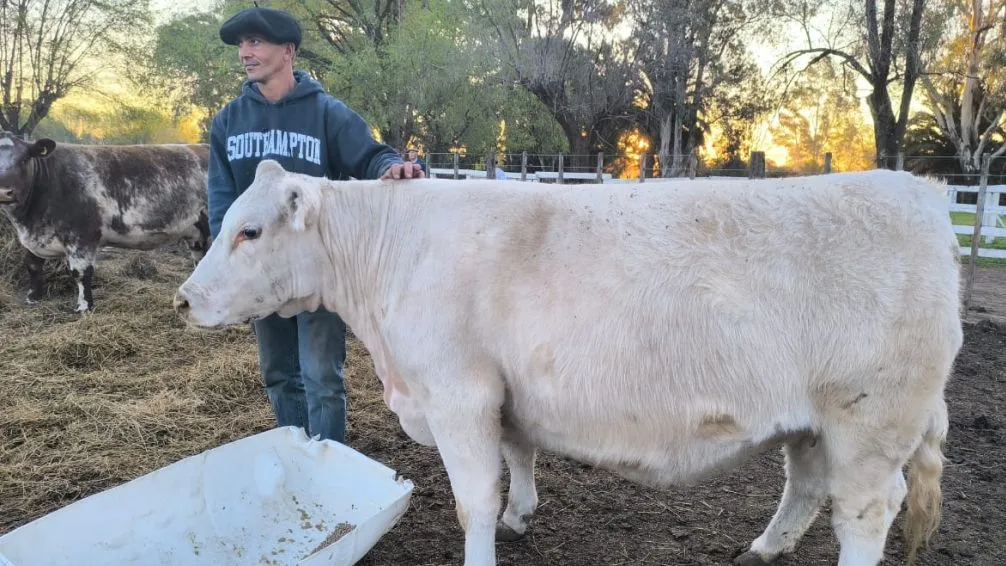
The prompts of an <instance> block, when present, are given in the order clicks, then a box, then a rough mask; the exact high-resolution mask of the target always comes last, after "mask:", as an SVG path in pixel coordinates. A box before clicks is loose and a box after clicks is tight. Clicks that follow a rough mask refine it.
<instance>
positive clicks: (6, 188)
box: [0, 132, 56, 205]
mask: <svg viewBox="0 0 1006 566" xmlns="http://www.w3.org/2000/svg"><path fill="white" fill-rule="evenodd" d="M54 149H56V142H54V141H52V140H50V139H48V138H43V139H40V140H37V141H35V142H34V143H27V142H25V141H24V140H22V139H21V138H19V137H17V136H15V135H14V134H12V133H11V132H3V133H0V205H5V204H15V203H17V204H24V203H25V202H26V201H27V200H28V197H29V196H30V194H31V186H32V184H33V183H34V176H35V172H36V171H37V167H36V165H35V163H34V160H35V159H39V158H45V157H47V156H49V155H51V154H52V150H54Z"/></svg>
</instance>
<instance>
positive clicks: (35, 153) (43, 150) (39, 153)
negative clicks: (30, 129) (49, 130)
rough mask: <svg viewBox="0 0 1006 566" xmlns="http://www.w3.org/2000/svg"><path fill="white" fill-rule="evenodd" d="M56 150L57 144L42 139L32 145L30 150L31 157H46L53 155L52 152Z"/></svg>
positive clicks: (47, 139)
mask: <svg viewBox="0 0 1006 566" xmlns="http://www.w3.org/2000/svg"><path fill="white" fill-rule="evenodd" d="M54 149H56V142H54V141H52V140H51V139H49V138H42V139H40V140H38V141H36V142H35V143H33V144H31V147H30V148H29V149H28V156H29V157H46V156H47V155H49V154H51V153H52V150H54Z"/></svg>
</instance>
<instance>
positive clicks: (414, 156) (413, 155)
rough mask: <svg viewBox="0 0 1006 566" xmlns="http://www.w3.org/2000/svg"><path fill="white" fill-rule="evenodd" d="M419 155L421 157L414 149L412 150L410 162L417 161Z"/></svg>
mask: <svg viewBox="0 0 1006 566" xmlns="http://www.w3.org/2000/svg"><path fill="white" fill-rule="evenodd" d="M418 155H419V154H418V153H416V150H414V149H413V150H411V151H409V161H415V160H416V157H417V156H418Z"/></svg>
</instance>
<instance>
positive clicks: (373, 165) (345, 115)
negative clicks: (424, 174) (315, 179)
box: [325, 96, 403, 179]
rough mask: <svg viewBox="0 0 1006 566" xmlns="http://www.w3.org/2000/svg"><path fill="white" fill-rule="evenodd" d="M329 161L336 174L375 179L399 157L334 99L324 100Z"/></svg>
mask: <svg viewBox="0 0 1006 566" xmlns="http://www.w3.org/2000/svg"><path fill="white" fill-rule="evenodd" d="M325 104H327V105H328V108H327V109H326V110H327V112H326V119H327V121H328V123H327V124H326V126H327V131H328V140H327V142H328V159H329V163H331V165H332V169H334V170H335V171H337V172H338V171H341V172H343V173H345V174H346V175H350V176H352V177H354V178H356V179H377V178H379V177H380V176H381V175H383V174H384V172H385V171H386V170H387V169H388V167H390V166H391V165H392V164H394V163H402V162H403V161H402V158H401V156H399V155H398V153H397V152H396V151H395V150H394V149H392V148H391V147H389V146H388V145H386V144H383V143H379V142H377V141H376V140H374V138H373V136H371V135H370V128H369V127H368V126H367V123H366V122H364V120H363V118H361V117H360V115H359V114H357V113H356V112H354V111H353V110H352V109H350V108H349V107H348V106H346V105H345V104H344V103H343V102H341V101H339V100H337V99H336V98H334V97H331V96H328V97H326V102H325Z"/></svg>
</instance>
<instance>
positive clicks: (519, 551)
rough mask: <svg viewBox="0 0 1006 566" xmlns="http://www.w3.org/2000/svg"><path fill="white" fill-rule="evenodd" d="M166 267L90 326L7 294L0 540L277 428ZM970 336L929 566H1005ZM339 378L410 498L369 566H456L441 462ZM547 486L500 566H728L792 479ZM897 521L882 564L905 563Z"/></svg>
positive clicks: (995, 465)
mask: <svg viewBox="0 0 1006 566" xmlns="http://www.w3.org/2000/svg"><path fill="white" fill-rule="evenodd" d="M156 257H157V259H156V260H154V261H150V260H145V259H142V258H140V259H138V258H137V257H136V255H131V254H114V255H112V256H110V257H108V258H105V259H104V260H102V263H99V265H98V268H97V275H96V279H97V281H96V283H97V285H98V287H97V288H96V289H95V300H96V302H97V308H96V311H95V312H94V313H92V314H91V315H89V316H88V317H87V318H84V319H81V318H80V317H78V316H77V315H74V314H73V313H72V312H70V311H71V310H72V308H73V305H74V303H75V299H74V297H75V289H74V288H73V286H72V285H70V284H69V282H68V281H67V280H66V279H65V278H62V276H59V275H57V276H56V277H55V278H54V280H53V282H52V283H51V284H50V296H49V297H48V298H47V299H46V300H45V301H44V302H43V303H42V304H40V305H37V306H34V307H27V306H24V305H23V302H22V299H23V295H24V290H23V288H18V287H10V286H8V287H7V289H6V291H5V290H4V289H3V288H2V286H0V335H2V336H4V340H3V341H0V375H2V376H3V379H4V391H5V393H4V395H3V396H0V534H2V533H5V532H7V531H9V530H11V529H13V528H16V527H17V526H19V525H21V524H24V523H25V522H27V521H30V520H32V519H34V518H37V517H39V516H41V515H43V514H45V513H47V512H50V511H53V510H55V509H57V508H59V507H62V506H64V505H66V504H69V503H71V502H72V501H74V500H76V499H79V498H81V497H85V496H87V495H90V494H92V493H95V492H97V491H100V490H103V489H107V488H109V487H112V486H114V485H117V484H119V483H122V482H124V481H127V480H129V479H131V478H133V477H136V476H138V475H141V474H143V473H146V472H149V471H152V470H153V469H156V468H157V467H160V466H164V465H166V464H168V463H170V462H172V461H175V460H177V459H180V458H182V457H184V456H187V455H191V454H195V453H198V452H199V451H202V450H205V449H208V448H212V447H214V446H218V445H220V444H222V443H224V442H227V441H230V440H234V439H236V438H239V437H242V436H246V435H248V434H253V433H255V432H259V431H262V430H265V429H266V428H268V427H269V426H271V424H272V422H271V413H270V412H269V409H268V405H267V403H266V399H265V395H264V392H263V391H262V389H261V387H260V386H259V384H258V381H257V379H258V377H257V364H256V358H255V349H254V342H253V338H252V336H251V335H250V334H249V333H247V332H244V331H242V330H241V329H237V330H234V331H230V332H228V333H224V334H219V335H212V336H209V337H207V336H204V335H198V336H194V335H192V334H190V333H188V332H186V331H185V330H184V329H183V328H181V326H180V324H178V323H177V322H176V321H175V320H174V319H173V317H172V316H171V314H170V298H171V293H172V292H173V291H174V288H175V286H177V284H178V283H179V282H180V281H181V280H182V279H183V278H184V277H185V275H187V270H188V268H189V264H188V263H187V261H186V260H185V258H184V256H177V255H171V256H163V257H162V256H156ZM5 275H6V274H5ZM979 281H980V284H979V285H978V286H977V287H976V294H975V296H976V300H975V304H976V305H978V306H986V309H987V310H988V311H989V312H990V313H992V314H995V313H997V312H1000V310H1001V313H1002V314H1003V315H1006V308H1003V306H1004V304H1006V300H1004V299H1006V270H995V269H980V280H979ZM978 314H979V315H981V314H984V313H978ZM965 331H966V342H965V346H964V349H963V350H962V352H961V354H960V357H959V358H958V360H957V364H956V369H955V372H954V376H953V379H952V380H951V382H950V385H949V390H948V399H949V410H950V417H951V430H950V438H949V441H948V445H947V458H948V461H947V466H946V470H945V476H944V483H943V488H944V495H945V500H944V515H943V522H942V524H941V527H940V529H939V532H938V533H937V535H936V536H935V537H934V540H933V544H932V547H931V548H930V549H928V550H926V551H924V552H923V553H922V555H921V557H920V561H919V563H920V564H921V565H936V564H946V565H956V564H968V565H971V566H992V565H1002V564H1006V530H1004V529H1003V525H1004V524H1006V482H1004V480H1006V443H1004V435H1006V429H1004V425H1006V416H1004V415H1006V411H1004V409H1006V402H1004V401H1006V375H1004V368H1006V364H1004V362H1006V360H1004V358H1006V349H1004V345H1006V326H999V325H997V324H995V323H990V322H978V323H972V322H969V323H968V324H967V325H966V328H965ZM347 380H348V389H349V392H350V401H349V402H350V426H349V439H348V442H349V444H350V445H351V446H352V447H354V448H356V449H357V450H359V451H361V452H363V453H364V454H367V455H368V456H370V457H372V458H375V459H377V460H378V461H381V462H383V463H385V464H386V465H388V466H390V467H392V468H394V469H396V470H397V471H398V472H399V473H401V474H402V475H404V476H405V477H407V478H409V479H411V480H412V481H413V482H415V484H416V489H415V493H414V496H413V500H412V505H411V507H410V509H409V511H408V512H407V513H406V515H405V516H404V517H403V519H402V521H401V522H400V523H399V524H398V525H397V526H396V527H395V528H394V529H393V530H392V531H391V532H390V533H388V534H387V535H386V536H385V537H384V538H383V539H382V540H381V541H380V542H379V543H378V544H377V546H376V547H375V548H374V549H373V551H372V552H371V553H370V554H369V555H368V556H367V557H366V558H365V559H364V560H363V561H362V562H361V564H363V565H371V566H373V565H386V564H387V565H409V566H425V565H440V564H451V565H457V564H461V563H462V560H463V545H464V543H463V537H462V533H461V530H460V527H459V526H458V523H457V518H456V515H455V511H454V503H453V498H452V496H451V492H450V488H449V483H448V480H447V475H446V473H445V472H444V470H443V466H442V464H441V462H440V459H439V457H438V455H437V454H436V451H435V450H433V449H428V448H424V447H421V446H418V445H416V444H415V443H413V442H412V441H410V440H409V439H408V438H407V437H406V436H405V435H404V434H403V433H402V432H401V430H400V428H399V426H398V423H397V421H396V420H395V419H394V417H393V415H392V413H391V412H390V411H389V410H388V409H387V407H385V406H384V404H383V401H382V400H381V391H380V385H379V383H378V381H377V378H376V376H375V375H374V373H373V367H372V365H371V362H370V358H369V357H368V356H367V354H366V352H365V351H364V350H363V348H362V347H361V346H360V344H359V343H358V342H356V341H355V339H351V342H350V353H349V360H348V362H347ZM504 479H506V478H504ZM537 481H538V491H539V497H540V508H539V510H538V513H537V517H536V520H535V523H534V525H533V527H532V529H531V531H530V533H529V534H528V536H527V537H526V538H525V539H524V540H522V541H520V542H517V543H510V544H502V543H501V544H499V545H498V546H497V550H498V558H499V563H500V564H512V565H517V564H520V565H538V564H541V565H544V564H548V565H558V564H575V565H580V564H604V565H618V564H633V565H650V564H667V565H678V566H689V565H703V566H707V565H727V564H730V561H731V559H732V558H733V557H734V556H735V555H736V554H737V553H739V552H740V551H742V550H743V549H744V548H746V546H747V545H748V544H749V543H750V541H751V540H752V539H753V538H754V537H756V536H758V534H759V533H760V532H761V531H762V529H764V527H765V525H766V524H767V523H768V521H769V519H770V518H771V516H772V514H773V512H774V511H775V509H776V505H777V503H778V500H779V497H780V495H781V491H782V487H783V481H784V479H783V470H782V458H781V455H780V454H779V453H778V452H772V453H768V454H764V455H762V456H761V457H758V458H756V459H754V460H752V461H750V462H749V463H747V464H746V465H744V466H743V467H741V468H739V469H736V470H734V471H733V472H730V473H728V474H726V475H723V476H721V477H718V478H716V479H713V480H709V481H707V482H704V483H702V484H699V485H697V486H690V487H687V488H685V487H683V488H680V489H672V490H666V491H658V490H653V489H647V488H643V487H639V486H636V485H634V484H631V483H629V482H627V481H624V480H621V479H619V478H617V477H615V476H613V475H611V474H609V473H607V472H603V471H599V470H594V469H592V468H590V467H587V466H583V465H580V464H577V463H575V462H570V461H567V460H564V459H560V458H555V457H553V456H551V455H548V454H543V455H541V456H540V457H539V463H538V466H537ZM902 517H903V515H901V516H899V518H898V519H897V521H896V522H895V525H894V531H893V533H894V534H893V535H892V536H891V538H890V543H889V546H888V554H887V560H886V562H884V564H900V563H901V559H902V544H901V540H900V529H901V521H902ZM829 518H830V514H829V512H828V509H827V508H825V510H824V511H823V512H822V514H821V515H820V516H819V517H818V519H817V521H816V522H815V523H814V525H813V526H812V527H811V529H810V531H809V532H808V533H807V535H806V537H805V538H804V540H803V542H802V543H801V545H800V546H799V547H798V549H797V551H796V552H795V553H794V554H793V555H792V556H789V557H785V558H783V559H780V560H779V561H778V562H777V564H780V565H787V566H789V565H796V564H806V565H814V564H822V565H824V564H834V563H835V561H836V558H837V546H836V543H835V541H834V537H833V535H832V532H831V528H830V525H829Z"/></svg>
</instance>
